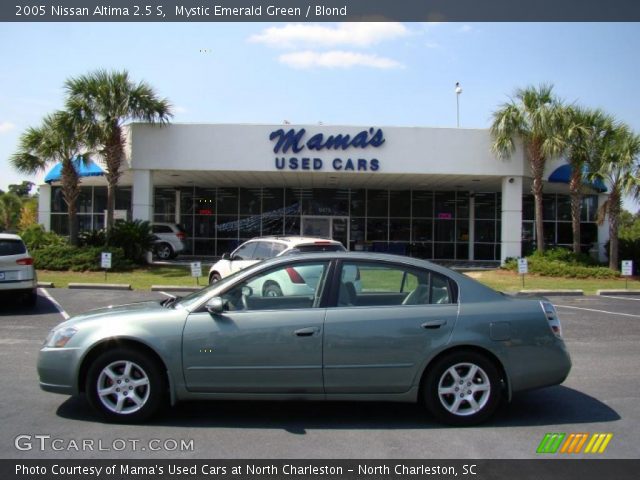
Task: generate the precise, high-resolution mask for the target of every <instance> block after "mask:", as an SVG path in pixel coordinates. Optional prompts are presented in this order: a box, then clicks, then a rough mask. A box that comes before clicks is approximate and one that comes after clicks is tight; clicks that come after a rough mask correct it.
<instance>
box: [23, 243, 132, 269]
mask: <svg viewBox="0 0 640 480" xmlns="http://www.w3.org/2000/svg"><path fill="white" fill-rule="evenodd" d="M102 252H111V267H112V268H111V270H112V271H125V270H131V269H132V268H133V267H134V265H133V263H132V262H130V261H129V260H127V259H126V258H125V256H124V251H123V250H122V249H121V248H114V247H106V248H105V247H72V246H70V245H51V246H47V247H43V248H40V249H37V250H34V251H33V252H31V255H32V256H33V259H34V265H35V267H36V268H37V269H39V270H70V271H72V272H86V271H99V270H102V267H101V266H100V257H101V253H102Z"/></svg>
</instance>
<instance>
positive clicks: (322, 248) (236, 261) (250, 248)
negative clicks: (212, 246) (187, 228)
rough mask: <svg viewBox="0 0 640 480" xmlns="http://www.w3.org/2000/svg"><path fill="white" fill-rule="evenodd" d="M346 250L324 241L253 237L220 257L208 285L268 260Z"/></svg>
mask: <svg viewBox="0 0 640 480" xmlns="http://www.w3.org/2000/svg"><path fill="white" fill-rule="evenodd" d="M345 250H346V249H345V248H344V246H343V245H342V244H341V243H340V242H338V241H336V240H329V239H326V238H314V237H299V236H287V237H256V238H252V239H251V240H249V241H247V242H244V243H243V244H242V245H240V246H239V247H238V248H236V249H235V250H234V251H233V252H231V254H228V253H225V254H223V255H222V258H221V259H220V260H218V261H217V262H216V263H214V264H213V265H212V266H211V268H210V269H209V283H215V282H217V281H219V280H220V279H222V278H225V277H226V276H228V275H230V274H232V273H234V272H237V271H238V270H242V269H243V268H247V267H248V266H251V265H254V264H256V263H258V262H260V261H262V260H265V259H267V258H273V257H279V256H281V255H288V254H292V253H310V252H344V251H345Z"/></svg>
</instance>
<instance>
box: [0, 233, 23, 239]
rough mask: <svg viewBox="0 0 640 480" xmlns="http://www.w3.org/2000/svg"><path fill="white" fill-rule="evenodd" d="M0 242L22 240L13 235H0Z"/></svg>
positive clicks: (18, 236)
mask: <svg viewBox="0 0 640 480" xmlns="http://www.w3.org/2000/svg"><path fill="white" fill-rule="evenodd" d="M0 240H22V238H21V237H20V235H16V234H15V233H0Z"/></svg>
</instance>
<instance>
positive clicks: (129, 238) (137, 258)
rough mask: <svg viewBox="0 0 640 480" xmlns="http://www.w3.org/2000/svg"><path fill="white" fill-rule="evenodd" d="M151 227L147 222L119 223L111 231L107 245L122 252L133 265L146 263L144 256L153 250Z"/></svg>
mask: <svg viewBox="0 0 640 480" xmlns="http://www.w3.org/2000/svg"><path fill="white" fill-rule="evenodd" d="M153 239H154V237H153V234H152V233H151V225H150V224H149V222H147V221H141V220H134V221H126V222H124V221H121V222H116V224H115V225H114V226H113V228H112V229H111V232H110V234H109V236H108V238H107V245H109V246H111V247H118V248H121V249H122V250H123V251H124V255H125V257H126V258H127V259H128V260H130V261H132V262H134V263H146V254H147V252H149V251H151V249H152V248H153Z"/></svg>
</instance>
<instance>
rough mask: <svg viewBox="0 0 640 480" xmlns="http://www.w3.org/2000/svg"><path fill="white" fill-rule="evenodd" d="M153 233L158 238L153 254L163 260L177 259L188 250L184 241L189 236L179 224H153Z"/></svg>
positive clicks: (154, 244)
mask: <svg viewBox="0 0 640 480" xmlns="http://www.w3.org/2000/svg"><path fill="white" fill-rule="evenodd" d="M151 233H153V235H155V236H156V240H155V241H154V242H153V252H154V253H155V254H156V256H157V257H158V258H160V259H162V260H168V259H170V258H175V257H176V256H177V255H178V254H179V253H180V252H182V251H184V250H185V249H186V247H185V244H184V241H185V240H186V239H187V234H186V232H185V231H184V228H182V227H181V226H180V225H178V224H177V223H159V222H155V223H152V224H151Z"/></svg>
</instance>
